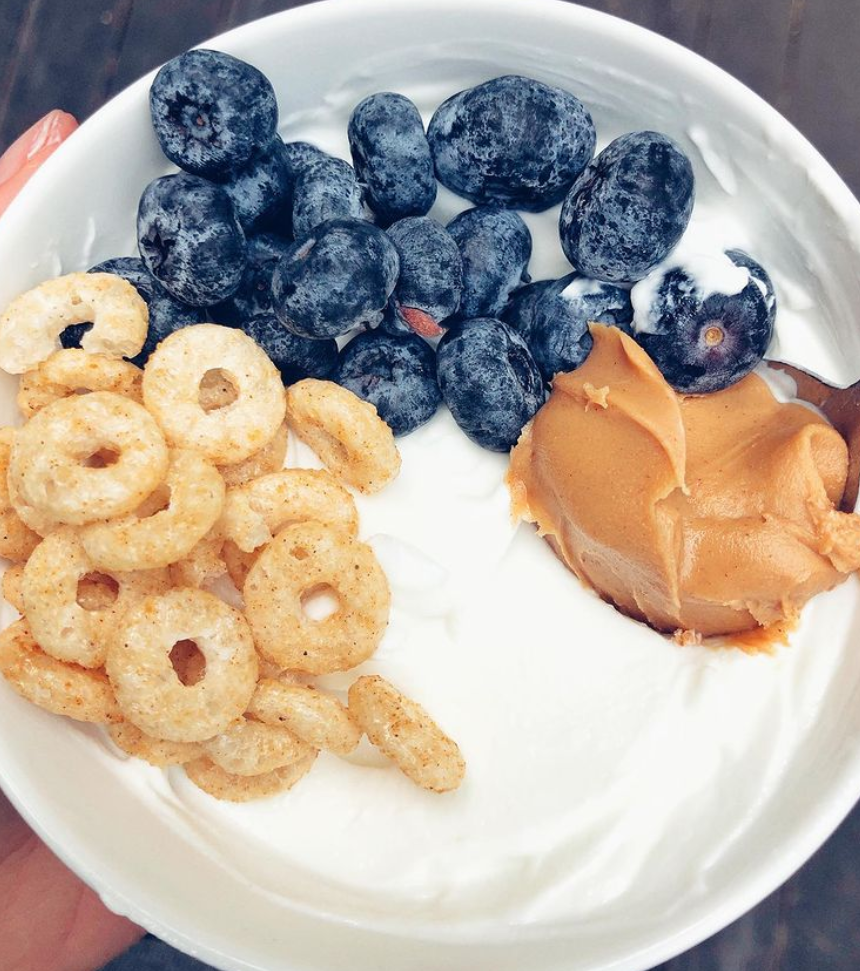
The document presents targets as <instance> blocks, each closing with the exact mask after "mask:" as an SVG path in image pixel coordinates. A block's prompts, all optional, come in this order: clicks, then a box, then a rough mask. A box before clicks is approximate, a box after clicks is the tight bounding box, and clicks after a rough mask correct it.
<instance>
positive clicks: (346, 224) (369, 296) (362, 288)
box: [272, 219, 399, 338]
mask: <svg viewBox="0 0 860 971" xmlns="http://www.w3.org/2000/svg"><path fill="white" fill-rule="evenodd" d="M398 269H399V260H398V257H397V250H396V249H395V248H394V244H393V243H392V242H391V240H390V239H389V238H388V236H387V235H386V234H385V233H384V232H383V231H382V230H381V229H379V228H378V227H377V226H373V225H372V224H371V223H368V222H364V221H362V220H360V219H335V220H332V221H330V222H327V223H325V224H324V225H323V226H320V227H319V230H318V231H317V232H315V233H313V234H310V235H308V236H305V237H302V238H301V239H299V240H297V241H296V242H295V243H294V244H293V245H292V246H291V247H290V248H289V250H288V251H287V254H286V256H285V257H284V258H283V259H282V260H281V261H280V263H278V265H277V267H276V268H275V273H274V276H273V278H272V291H273V294H274V304H275V313H276V314H277V315H278V317H279V318H280V320H281V322H282V323H283V324H284V326H285V327H286V328H287V329H288V330H291V331H292V332H293V333H294V334H299V335H301V336H302V337H315V338H321V337H338V336H340V335H341V334H346V333H347V332H348V331H350V330H352V329H353V328H354V327H357V326H359V325H360V324H370V325H375V324H378V323H379V321H380V319H381V317H382V313H383V311H384V309H385V306H386V304H387V303H388V298H389V297H390V296H391V294H392V292H393V290H394V285H395V283H396V282H397V273H398Z"/></svg>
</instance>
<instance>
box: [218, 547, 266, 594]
mask: <svg viewBox="0 0 860 971" xmlns="http://www.w3.org/2000/svg"><path fill="white" fill-rule="evenodd" d="M258 556H259V553H256V552H254V553H243V552H242V551H241V550H240V549H239V547H238V546H237V545H236V544H235V543H231V542H229V540H228V541H227V542H226V543H224V545H223V546H222V547H221V558H222V559H223V560H224V565H225V566H226V567H227V573H228V575H229V577H230V579H231V580H232V581H233V586H235V588H236V589H237V590H239V591H241V590H242V589H243V587H244V586H245V581H246V580H247V579H248V574H249V573H250V572H251V567H252V566H253V565H254V564H255V563H256V562H257V557H258Z"/></svg>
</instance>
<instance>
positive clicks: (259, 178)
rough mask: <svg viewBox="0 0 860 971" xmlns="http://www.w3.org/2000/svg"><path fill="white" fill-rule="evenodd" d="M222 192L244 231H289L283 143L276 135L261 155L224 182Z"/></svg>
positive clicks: (289, 197)
mask: <svg viewBox="0 0 860 971" xmlns="http://www.w3.org/2000/svg"><path fill="white" fill-rule="evenodd" d="M224 189H225V191H226V192H227V195H228V196H230V199H231V201H232V203H233V210H234V211H235V213H236V217H237V219H238V220H239V222H240V224H241V226H242V229H244V230H245V232H251V231H252V230H254V229H258V228H260V227H266V226H268V227H272V228H277V229H285V230H286V231H287V232H289V229H290V212H289V208H288V205H289V204H291V200H292V182H291V180H290V173H289V168H288V166H287V159H286V153H285V148H284V143H283V142H282V141H281V139H280V138H278V137H277V135H276V136H275V138H274V139H272V142H271V144H270V145H269V146H268V148H267V149H266V150H265V151H264V152H262V153H261V154H260V155H258V156H257V157H256V158H254V159H252V160H251V161H250V162H249V163H248V164H247V165H246V166H245V167H244V168H243V169H241V170H240V171H239V172H237V173H236V175H234V176H233V178H232V179H230V181H229V182H225V183H224Z"/></svg>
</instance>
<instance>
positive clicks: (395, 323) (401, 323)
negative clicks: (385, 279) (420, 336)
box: [376, 296, 416, 337]
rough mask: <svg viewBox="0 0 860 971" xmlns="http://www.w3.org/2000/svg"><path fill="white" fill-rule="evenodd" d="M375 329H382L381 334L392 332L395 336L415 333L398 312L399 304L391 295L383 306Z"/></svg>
mask: <svg viewBox="0 0 860 971" xmlns="http://www.w3.org/2000/svg"><path fill="white" fill-rule="evenodd" d="M376 329H377V330H380V331H382V333H383V334H393V335H394V336H395V337H396V336H397V335H398V334H414V333H416V331H414V330H413V329H412V328H411V327H410V326H409V324H408V323H407V321H406V318H405V317H404V316H403V314H401V313H400V308H399V305H398V303H397V301H396V300H395V299H394V297H393V296H392V297H391V299H390V300H389V301H388V303H387V304H386V305H385V307H384V308H383V311H382V316H381V317H380V318H379V323H378V324H377V325H376Z"/></svg>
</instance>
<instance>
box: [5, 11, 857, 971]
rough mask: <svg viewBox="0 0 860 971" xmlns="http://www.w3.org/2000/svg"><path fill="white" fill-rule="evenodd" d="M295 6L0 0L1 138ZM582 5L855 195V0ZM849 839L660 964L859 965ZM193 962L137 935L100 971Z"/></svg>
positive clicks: (675, 969) (718, 968) (818, 969)
mask: <svg viewBox="0 0 860 971" xmlns="http://www.w3.org/2000/svg"><path fill="white" fill-rule="evenodd" d="M341 2H344V0H341ZM390 2H391V3H398V2H401V3H408V2H409V0H390ZM522 2H523V3H527V2H528V0H522ZM298 5H299V3H297V2H290V0H0V149H2V148H3V147H5V146H6V145H7V144H9V143H10V142H11V141H12V140H13V139H14V137H15V136H16V135H17V134H18V133H19V132H21V131H22V130H23V129H24V128H26V127H27V126H29V125H30V124H32V123H33V122H34V121H36V120H37V119H38V118H39V117H40V116H41V115H43V114H44V113H45V112H47V111H49V110H50V109H51V108H56V107H60V108H64V109H66V110H67V111H70V112H72V113H73V114H74V115H76V116H77V117H78V118H79V119H83V118H85V117H86V116H87V115H89V114H90V113H91V112H93V111H95V110H96V109H97V108H98V107H99V106H100V105H102V104H103V103H104V102H105V101H106V100H107V99H108V98H109V97H111V95H113V94H115V93H116V92H117V91H119V90H121V89H122V88H124V87H125V86H126V85H127V84H129V83H130V82H132V81H134V80H135V79H136V78H138V77H140V75H142V74H144V73H146V72H147V71H149V70H150V69H151V68H153V67H155V66H156V65H158V64H160V63H162V62H163V61H165V60H167V59H168V58H169V57H172V56H173V55H175V54H178V53H179V52H180V51H182V50H184V49H185V48H187V47H190V46H191V45H193V44H197V43H199V42H200V41H202V40H204V39H205V38H206V37H209V36H211V35H213V34H217V33H220V32H222V31H224V30H227V29H228V28H230V27H234V26H236V25H238V24H241V23H244V22H246V21H249V20H253V19H255V18H257V17H261V16H264V15H266V14H269V13H273V12H275V11H277V10H283V9H286V8H288V7H294V6H298ZM585 5H586V6H589V7H594V8H597V9H600V10H604V11H606V12H608V13H612V14H615V15H617V16H619V17H624V18H626V19H628V20H632V21H634V22H635V23H638V24H641V25H643V26H645V27H649V28H651V29H652V30H655V31H657V32H658V33H661V34H664V35H666V36H667V37H670V38H672V39H673V40H676V41H678V42H679V43H681V44H684V45H685V46H687V47H690V48H692V49H693V50H696V51H698V52H699V53H700V54H703V55H704V56H705V57H707V58H709V59H710V60H712V61H714V62H716V63H717V64H719V65H720V66H721V67H724V68H725V69H726V70H728V71H729V72H730V73H731V74H734V75H735V76H736V77H738V78H740V79H741V80H742V81H744V82H745V83H746V84H748V85H749V86H750V87H752V88H753V89H754V90H755V91H757V92H758V93H759V94H760V95H762V97H764V98H765V99H766V100H768V101H769V102H770V103H771V104H773V105H775V106H776V107H777V108H778V109H779V110H780V111H781V112H782V113H783V114H784V115H786V116H787V117H788V118H789V119H790V120H791V121H792V122H794V124H795V125H797V127H798V128H799V129H800V130H801V131H802V132H803V133H804V134H805V135H806V136H807V137H808V138H809V139H810V140H811V141H812V142H813V143H814V144H815V145H816V146H817V148H818V149H819V150H820V151H821V152H822V153H823V155H824V156H825V157H826V158H827V159H828V160H829V161H830V163H831V164H832V165H833V166H834V167H835V168H836V169H837V171H838V172H839V173H840V174H841V175H842V177H843V178H844V179H845V180H846V182H847V183H848V185H849V186H850V187H851V189H852V190H853V191H854V192H855V194H860V53H858V52H860V3H858V0H590V2H588V0H587V2H586V3H585ZM858 839H860V809H855V811H854V813H853V814H852V815H851V816H850V817H849V818H848V820H847V821H846V822H845V823H844V824H843V825H842V827H841V828H840V829H839V830H838V831H837V833H836V834H835V835H834V836H833V837H832V838H831V839H830V841H829V842H828V843H827V844H826V845H825V846H824V847H823V848H822V849H821V850H820V851H819V852H818V853H817V854H816V855H815V857H814V858H813V859H812V860H811V861H810V862H809V863H808V864H807V865H806V866H805V867H804V868H803V869H802V870H801V871H800V872H799V873H798V874H796V875H795V876H794V877H793V878H792V879H791V880H789V881H788V883H786V884H785V885H784V886H783V887H782V888H781V889H780V890H778V891H777V892H776V893H774V894H772V895H771V896H770V897H768V898H767V899H766V900H765V901H764V902H762V903H761V904H759V906H758V907H756V908H755V909H754V910H753V911H751V912H750V913H749V914H747V915H746V916H745V917H743V918H741V919H740V920H738V921H737V922H736V923H734V924H733V925H732V926H731V927H729V928H727V929H726V930H724V931H723V932H722V933H720V934H717V935H716V936H715V937H713V938H712V939H711V940H709V941H707V942H705V943H704V944H702V945H700V946H699V947H697V948H695V949H694V950H692V951H690V952H688V953H687V954H685V955H683V956H681V957H678V958H676V959H675V960H673V961H670V962H668V963H667V964H665V965H662V966H661V968H660V971H858V968H860V842H858ZM0 932H2V930H0ZM201 967H202V966H201V965H199V964H198V963H197V962H195V961H191V960H190V959H187V958H184V957H183V956H181V955H179V954H177V953H176V952H174V951H171V949H170V948H168V947H166V946H165V945H163V944H162V943H161V942H159V941H156V940H154V939H152V938H147V939H146V940H145V941H144V942H143V943H142V944H141V945H139V946H138V947H137V948H135V949H133V951H131V952H129V954H128V955H126V957H125V958H123V959H119V960H117V961H116V962H113V963H112V964H111V965H110V966H109V971H168V969H169V971H180V969H181V971H191V969H199V968H201ZM105 971H108V969H105ZM392 971H396V969H392ZM524 971H525V969H524Z"/></svg>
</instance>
